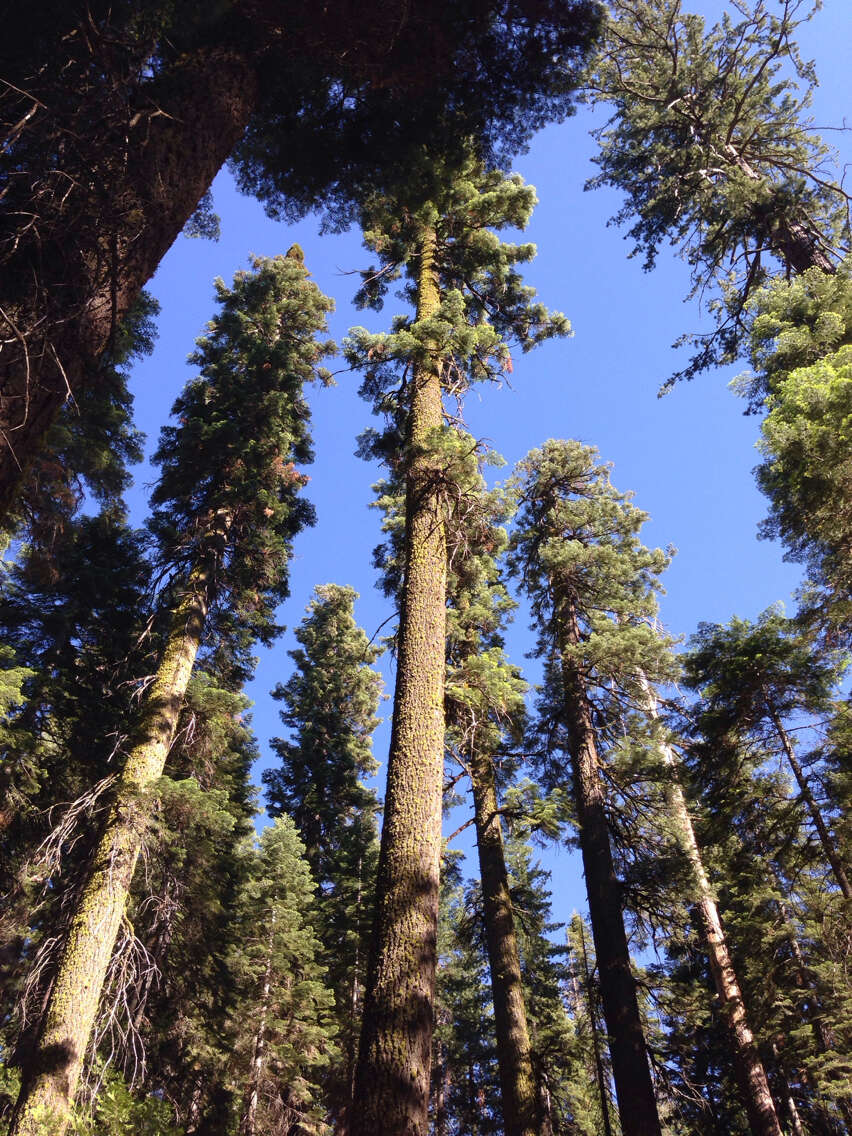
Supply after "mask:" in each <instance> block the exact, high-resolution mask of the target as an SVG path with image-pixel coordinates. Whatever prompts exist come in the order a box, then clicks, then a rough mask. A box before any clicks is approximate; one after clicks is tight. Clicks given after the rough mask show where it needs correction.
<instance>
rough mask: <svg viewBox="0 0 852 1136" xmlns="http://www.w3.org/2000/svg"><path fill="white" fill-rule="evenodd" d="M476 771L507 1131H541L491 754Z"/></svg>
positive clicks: (511, 1135)
mask: <svg viewBox="0 0 852 1136" xmlns="http://www.w3.org/2000/svg"><path fill="white" fill-rule="evenodd" d="M470 772H471V782H472V786H473V804H474V819H475V824H476V844H477V849H478V852H479V873H480V878H481V880H482V900H483V906H484V908H485V937H486V941H487V944H488V964H489V969H490V973H491V994H492V998H493V1000H494V1026H495V1031H496V1034H497V1061H498V1065H499V1068H500V1091H501V1095H502V1101H503V1119H504V1122H505V1132H506V1136H536V1133H537V1132H539V1131H540V1128H539V1125H538V1124H537V1122H536V1112H537V1108H536V1090H535V1076H534V1073H533V1067H532V1059H531V1056H530V1038H529V1031H528V1029H527V1015H526V1009H525V1006H524V992H523V985H522V981H521V962H520V955H519V952H518V939H517V935H516V934H515V917H514V912H513V910H512V898H511V895H510V894H509V877H508V874H507V872H506V860H505V856H504V853H503V833H502V829H501V825H500V815H499V813H498V811H497V792H496V789H495V786H494V769H493V766H492V764H491V761H490V759H489V758H488V757H486V756H484V755H482V754H472V755H471V756H470Z"/></svg>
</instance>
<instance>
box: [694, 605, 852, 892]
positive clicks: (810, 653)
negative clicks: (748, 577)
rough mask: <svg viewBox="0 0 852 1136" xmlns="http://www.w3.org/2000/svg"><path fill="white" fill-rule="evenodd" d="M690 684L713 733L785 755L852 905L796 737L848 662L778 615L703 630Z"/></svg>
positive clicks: (822, 706) (824, 703) (844, 870)
mask: <svg viewBox="0 0 852 1136" xmlns="http://www.w3.org/2000/svg"><path fill="white" fill-rule="evenodd" d="M691 648H692V649H691V652H690V655H689V657H688V666H687V674H686V680H687V684H688V685H690V686H692V687H693V689H700V690H701V692H702V697H703V700H704V704H705V713H706V714H707V715H709V716H712V717H713V718H714V719H715V729H716V730H717V731H722V732H724V731H725V730H730V731H732V732H733V733H734V734H736V735H739V736H741V737H744V738H749V739H751V740H752V741H754V742H757V743H759V744H760V745H761V747H763V748H764V750H766V751H768V752H773V751H774V752H776V753H779V754H782V755H783V756H784V758H785V759H786V761H787V763H788V764H789V767H790V769H791V771H792V773H793V776H794V777H795V780H796V784H797V786H798V789H799V793H800V794H801V799H802V801H803V803H804V805H805V807H806V808H807V811H808V813H809V815H810V818H811V822H812V824H813V826H814V830H815V831H816V834H817V837H818V839H819V842H820V844H821V846H822V850H823V854H824V856H825V860H826V863H827V865H828V866H829V867H830V870H831V872H832V873H833V875H834V878H835V881H836V883H837V886H838V887H839V888H840V890H841V892H842V893H843V896H844V898H845V899H847V900H849V899H852V884H850V882H849V870H848V866H847V864H846V862H845V857H844V856H843V854H842V852H841V850H840V849H839V848H838V846H837V842H836V840H835V838H834V836H833V834H832V833H831V831H830V828H829V824H828V823H827V822H826V818H825V816H824V815H823V807H822V805H821V803H820V802H819V801H818V800H817V797H816V795H815V793H814V789H813V785H812V783H811V779H810V777H809V776H808V775H807V774H806V771H805V768H804V766H803V764H802V761H801V760H800V757H799V755H798V752H797V748H796V746H795V744H794V741H793V737H792V736H791V733H790V729H789V725H790V718H791V716H792V715H793V714H795V713H797V712H804V713H811V714H815V713H819V712H821V711H824V710H826V709H827V708H828V706H829V704H830V700H831V694H832V692H833V690H834V688H835V686H836V684H837V682H838V679H839V675H840V672H841V669H842V664H841V662H840V660H839V659H838V657H837V655H836V653H829V654H821V655H818V654H817V653H816V652H815V651H814V649H813V647H812V645H811V644H809V643H808V642H807V640H806V639H805V638H804V637H803V636H802V635H801V633H799V632H798V630H797V629H796V628H795V626H793V625H791V623H790V622H789V621H788V620H786V619H785V618H784V617H783V616H782V615H781V614H780V612H779V611H778V610H777V609H771V608H770V609H769V611H767V612H764V614H763V615H762V616H761V617H760V619H759V620H758V622H757V623H756V624H751V623H749V622H748V621H747V620H741V619H736V618H735V619H733V620H731V622H730V624H729V625H728V626H727V627H722V626H720V625H718V624H715V625H714V624H702V625H701V626H700V627H699V630H698V632H697V633H696V635H695V636H694V638H693V640H692V643H691Z"/></svg>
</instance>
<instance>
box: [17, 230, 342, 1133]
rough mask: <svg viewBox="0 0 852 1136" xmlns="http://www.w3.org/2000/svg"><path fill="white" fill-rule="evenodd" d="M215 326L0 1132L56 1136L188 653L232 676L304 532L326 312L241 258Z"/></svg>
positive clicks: (282, 277) (275, 265)
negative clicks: (96, 813)
mask: <svg viewBox="0 0 852 1136" xmlns="http://www.w3.org/2000/svg"><path fill="white" fill-rule="evenodd" d="M217 291H218V296H219V301H220V304H221V312H220V313H219V314H218V315H217V317H216V318H215V319H214V320H213V321H212V323H211V324H210V333H209V335H208V336H206V337H204V338H203V339H201V340H199V342H198V350H197V352H196V353H195V355H193V356H192V361H193V362H195V363H196V364H198V365H199V366H200V368H201V377H200V378H198V379H196V380H194V381H192V382H190V383H189V384H188V386H187V388H186V390H185V392H184V394H183V395H182V396H181V398H179V399H178V401H177V403H176V404H175V413H176V414H177V415H178V416H179V425H178V426H172V427H167V428H166V429H165V430H164V432H163V437H162V441H161V446H160V449H159V451H158V454H157V460H158V461H159V463H160V465H161V467H162V473H161V477H160V481H159V483H158V485H157V488H156V490H155V492H154V496H153V502H154V513H153V518H152V521H151V530H152V533H153V534H154V536H155V538H156V540H157V542H158V545H159V554H160V558H161V561H162V563H163V567H164V568H166V569H171V571H172V573H173V575H172V577H171V581H170V585H169V589H168V594H167V596H166V602H167V603H168V604H169V606H170V616H169V627H168V631H167V633H166V635H165V641H164V645H163V648H162V651H161V654H160V658H159V663H158V667H157V671H156V673H155V675H154V678H153V681H152V682H151V683H150V685H149V686H148V687H147V690H146V692H145V697H144V700H143V702H142V705H141V707H140V712H139V717H138V720H137V723H136V729H135V737H134V739H133V744H132V745H131V746H130V747H129V752H128V756H127V759H126V761H125V764H124V768H123V770H122V773H121V776H120V778H119V780H118V783H117V789H116V794H115V800H114V802H113V804H112V807H111V809H110V811H109V813H108V815H107V817H106V820H105V822H104V827H103V830H102V834H101V837H100V841H99V843H98V846H97V849H96V851H95V854H94V857H93V861H92V865H91V868H90V870H89V875H88V879H87V881H86V883H85V886H84V887H83V889H82V891H81V894H80V899H79V904H78V907H77V910H76V913H75V915H74V916H73V918H72V920H71V924H70V927H69V930H68V934H67V938H66V941H65V945H64V949H63V956H62V960H61V963H60V966H59V969H58V971H57V976H56V980H55V982H54V985H53V989H52V992H51V996H50V1000H49V1002H48V1005H47V1008H46V1012H45V1018H44V1024H43V1027H42V1031H41V1036H40V1039H39V1043H38V1047H37V1049H36V1052H35V1054H34V1057H33V1061H32V1063H31V1064H30V1066H29V1068H28V1069H27V1070H25V1080H24V1085H23V1088H22V1090H21V1096H20V1099H19V1101H18V1106H17V1109H16V1115H15V1119H14V1121H13V1124H12V1127H11V1132H12V1133H13V1134H14V1136H24V1134H27V1136H29V1134H30V1133H35V1132H37V1131H38V1130H39V1127H40V1126H42V1125H43V1124H44V1123H45V1121H46V1120H47V1119H48V1118H50V1122H51V1123H53V1125H54V1131H55V1132H56V1133H58V1134H61V1133H62V1132H64V1131H65V1128H66V1126H67V1123H68V1109H69V1107H70V1104H71V1102H72V1101H73V1098H74V1094H75V1091H76V1087H77V1080H78V1078H79V1075H80V1069H81V1065H82V1062H83V1058H84V1055H85V1050H86V1047H87V1045H88V1040H89V1034H90V1031H91V1026H92V1021H93V1019H94V1015H95V1012H96V1010H97V1004H98V1000H99V997H100V994H101V989H102V986H103V982H104V976H105V974H106V970H107V967H108V965H109V960H110V957H111V955H112V950H113V946H114V943H115V938H116V935H117V932H118V928H119V925H120V923H121V920H122V918H123V915H124V909H125V903H126V900H127V895H128V890H129V888H130V884H131V881H132V878H133V873H134V870H135V867H136V863H137V860H138V857H139V853H140V850H141V846H142V839H143V833H144V827H145V823H146V819H147V816H148V814H149V806H147V805H146V800H145V798H146V795H147V794H149V793H150V792H151V791H152V789H153V788H154V786H155V784H156V781H157V779H158V778H159V777H160V776H161V775H162V772H163V767H164V764H165V761H166V757H167V756H168V752H169V748H170V746H171V743H172V740H173V737H174V732H175V728H176V726H177V722H178V717H179V714H180V710H181V706H182V704H183V700H184V695H185V692H186V688H187V684H188V682H189V679H190V676H191V674H192V669H193V666H194V663H195V659H196V656H197V654H198V650H199V648H200V646H201V643H202V639H203V638H204V636H205V633H206V634H207V635H211V636H217V637H218V638H219V641H220V644H221V645H220V650H223V651H224V652H225V654H227V655H229V656H230V657H231V658H232V659H233V665H234V666H235V668H236V669H237V670H238V671H239V670H243V671H244V672H245V671H246V670H247V669H248V666H249V662H248V651H249V649H250V647H251V644H252V643H253V642H255V641H256V640H257V639H258V638H259V639H261V640H266V641H269V640H270V639H271V638H272V636H273V635H274V634H275V632H276V630H277V629H276V626H275V623H274V621H273V613H274V608H275V605H276V604H277V603H278V602H279V601H280V600H282V599H283V598H285V596H286V595H287V564H288V560H289V555H290V547H291V541H292V538H293V536H294V535H295V533H296V532H298V531H299V529H300V528H301V527H302V526H303V525H304V524H305V523H309V522H310V521H311V520H312V511H311V509H310V506H309V505H307V504H306V503H305V502H303V501H302V500H301V499H300V498H299V497H298V490H299V489H300V488H301V487H302V485H303V482H304V476H303V475H302V474H301V473H300V472H299V471H298V469H297V468H296V466H295V464H294V462H297V461H298V462H304V461H306V460H309V458H310V456H311V455H310V446H309V439H308V435H307V425H306V419H307V408H306V406H305V403H304V401H303V399H302V387H303V384H304V383H305V382H306V381H308V380H310V379H311V378H313V377H314V375H315V374H316V373H317V371H316V365H317V363H318V361H319V359H320V358H321V357H322V355H323V354H324V353H326V352H327V351H328V350H329V346H328V345H327V344H324V343H321V342H318V340H317V333H318V332H320V331H322V330H323V329H324V327H325V315H326V312H327V311H328V310H329V309H330V307H331V303H330V301H329V300H328V299H326V297H324V296H323V295H322V293H320V291H319V289H318V288H316V286H315V285H313V284H311V283H309V281H308V280H307V272H306V270H305V268H304V265H303V263H302V257H301V251H300V250H299V255H289V256H287V257H277V258H274V259H272V260H257V261H255V264H254V271H253V272H242V273H239V274H238V275H237V276H236V278H235V281H234V286H233V288H232V289H228V288H226V287H225V285H224V283H222V282H219V283H218V284H217Z"/></svg>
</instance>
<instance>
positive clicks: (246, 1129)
mask: <svg viewBox="0 0 852 1136" xmlns="http://www.w3.org/2000/svg"><path fill="white" fill-rule="evenodd" d="M274 939H275V909H274V908H273V911H272V919H271V921H270V924H269V941H268V944H267V949H268V954H267V956H266V971H265V972H264V975H263V988H262V990H261V1000H260V1022H259V1023H258V1027H257V1033H256V1034H255V1035H254V1051H253V1053H252V1058H251V1071H250V1073H249V1080H248V1085H247V1086H246V1091H245V1096H244V1104H243V1115H242V1117H241V1118H240V1129H239V1132H240V1136H254V1134H255V1130H256V1128H257V1102H258V1099H259V1098H260V1080H261V1077H262V1075H263V1062H264V1059H265V1056H266V1018H267V1015H268V1013H269V999H270V997H271V994H272V946H273V943H274Z"/></svg>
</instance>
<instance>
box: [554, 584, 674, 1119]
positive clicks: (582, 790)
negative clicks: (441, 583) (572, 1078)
mask: <svg viewBox="0 0 852 1136" xmlns="http://www.w3.org/2000/svg"><path fill="white" fill-rule="evenodd" d="M559 608H560V609H561V612H560V618H559V626H560V627H561V629H562V630H561V634H562V637H563V638H562V646H563V647H568V646H576V645H577V644H578V643H579V642H580V635H579V628H578V623H577V608H576V601H575V600H574V599H573V597H572V596H571V595H570V593H569V594H568V595H565V596H563V597H561V600H560V603H559ZM562 678H563V684H564V687H565V711H566V722H567V727H568V736H569V743H570V747H571V766H572V775H573V782H574V799H575V801H576V805H577V821H578V826H579V836H580V850H581V852H582V856H583V871H584V874H585V877H586V891H587V894H588V899H589V915H590V916H591V923H592V937H593V939H594V943H595V954H596V956H597V960H598V972H599V974H600V987H601V1001H602V1002H603V1012H604V1019H605V1021H606V1028H607V1033H608V1034H609V1051H610V1056H611V1059H612V1075H613V1080H614V1081H615V1095H616V1099H617V1101H618V1115H619V1117H620V1119H621V1128H622V1132H623V1134H624V1136H661V1131H660V1120H659V1116H658V1114H657V1103H656V1099H655V1097H654V1085H653V1082H652V1080H651V1070H650V1067H649V1065H648V1056H647V1052H646V1048H645V1037H644V1033H643V1030H642V1019H641V1017H640V1014H639V1002H638V1000H637V997H636V982H635V979H634V978H633V973H632V971H631V968H630V951H629V948H628V945H627V933H626V931H625V928H624V916H623V913H622V906H621V886H620V884H619V881H618V878H617V876H616V874H615V865H614V863H613V858H612V849H611V847H610V841H609V827H608V825H607V817H606V807H605V802H604V793H603V786H602V784H601V779H600V772H599V770H600V766H599V762H598V754H597V746H596V744H595V734H594V727H593V725H592V716H591V708H590V706H589V700H588V697H587V695H586V689H585V683H584V679H583V675H582V673H581V671H580V668H579V666H578V665H577V664H576V663H575V662H573V661H572V660H571V659H570V657H566V656H564V655H563V662H562Z"/></svg>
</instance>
